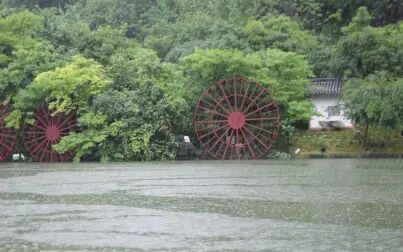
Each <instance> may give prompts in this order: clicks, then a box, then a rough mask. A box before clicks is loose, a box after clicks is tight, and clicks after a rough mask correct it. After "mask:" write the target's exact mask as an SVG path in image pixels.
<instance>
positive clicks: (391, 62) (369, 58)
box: [334, 7, 403, 77]
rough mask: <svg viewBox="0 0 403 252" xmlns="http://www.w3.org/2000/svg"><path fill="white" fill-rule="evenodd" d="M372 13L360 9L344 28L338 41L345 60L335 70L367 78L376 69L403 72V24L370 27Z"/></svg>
mask: <svg viewBox="0 0 403 252" xmlns="http://www.w3.org/2000/svg"><path fill="white" fill-rule="evenodd" d="M370 21H371V16H370V15H369V13H368V11H367V10H366V8H365V7H362V8H359V9H358V11H357V15H356V16H355V17H354V18H353V20H352V22H351V23H350V24H349V25H348V26H346V27H343V28H342V32H343V36H342V37H341V38H340V40H339V41H338V44H337V51H338V57H339V58H340V60H339V61H338V63H341V64H339V65H337V66H335V67H334V68H335V72H339V73H344V75H346V76H348V77H365V76H367V75H369V74H372V73H374V72H375V71H388V72H390V73H392V74H394V75H401V74H402V73H403V51H402V50H401V48H402V47H403V24H396V25H388V26H385V27H372V26H370Z"/></svg>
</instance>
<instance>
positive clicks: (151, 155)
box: [0, 0, 403, 161]
mask: <svg viewBox="0 0 403 252" xmlns="http://www.w3.org/2000/svg"><path fill="white" fill-rule="evenodd" d="M402 17H403V4H402V3H401V1H397V0H382V1H378V0H368V1H358V0H357V1H351V0H340V1H336V2H335V1H330V0H324V1H319V0H307V1H305V0H304V1H302V0H286V1H284V0H257V1H250V0H222V1H221V0H220V1H218V0H206V1H200V0H159V1H156V0H152V1H150V0H113V1H112V0H35V1H32V0H2V1H0V102H3V103H5V104H8V105H9V106H10V107H11V108H12V111H13V112H12V113H11V115H10V116H9V117H8V118H7V123H8V126H12V127H14V128H16V129H19V130H20V129H21V126H22V125H23V123H31V122H32V118H31V116H32V111H33V108H35V107H36V106H37V105H39V104H42V103H47V104H49V105H50V107H52V108H53V109H55V110H56V111H60V112H69V111H71V110H75V111H77V112H78V115H79V122H80V126H81V128H82V130H81V131H80V132H78V133H74V134H71V135H69V136H66V137H64V138H63V139H62V141H61V142H60V144H58V145H57V146H56V147H55V148H56V149H57V150H58V151H61V152H63V151H66V150H68V149H71V148H74V149H76V158H75V160H77V161H78V160H80V159H83V158H85V159H91V160H99V159H102V160H161V159H173V158H175V145H174V137H175V134H178V133H186V134H190V135H191V134H193V133H192V132H193V130H192V125H191V118H192V110H193V107H194V105H195V103H196V100H197V99H198V97H200V95H201V94H202V92H203V90H204V89H206V88H207V87H208V86H209V85H211V84H212V83H214V82H215V81H217V80H219V79H222V78H227V77H233V76H240V75H242V76H246V77H249V78H252V79H255V80H257V81H259V82H260V83H262V84H263V85H265V86H266V87H268V88H269V89H270V91H271V92H272V94H273V96H274V97H275V98H276V99H277V100H278V101H279V104H280V108H281V111H282V117H283V118H282V119H283V135H286V134H289V133H290V131H292V129H293V128H294V127H295V126H296V125H300V124H299V123H300V122H301V121H304V120H307V119H308V118H309V117H310V116H311V115H312V114H313V110H312V104H311V102H310V99H309V95H308V93H307V92H306V88H305V87H306V84H307V83H308V82H309V79H310V78H312V77H315V76H318V77H340V78H346V79H348V80H349V81H347V82H346V84H345V94H344V95H343V100H344V103H345V107H346V109H347V112H348V115H349V116H350V117H351V118H353V119H355V120H356V122H357V123H360V124H363V125H377V126H387V127H392V128H399V127H402V123H403V122H402V121H403V119H402V117H403V115H402V114H401V112H402V111H403V105H402V103H403V88H402V86H403V80H402V74H403V50H402V48H403V24H401V23H400V22H399V20H401V19H402Z"/></svg>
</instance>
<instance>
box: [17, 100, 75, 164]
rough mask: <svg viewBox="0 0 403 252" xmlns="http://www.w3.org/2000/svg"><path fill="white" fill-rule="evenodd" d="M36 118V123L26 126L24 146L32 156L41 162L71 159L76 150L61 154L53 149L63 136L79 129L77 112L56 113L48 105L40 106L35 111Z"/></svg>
mask: <svg viewBox="0 0 403 252" xmlns="http://www.w3.org/2000/svg"><path fill="white" fill-rule="evenodd" d="M34 118H35V122H34V124H32V125H27V126H25V128H24V146H25V149H26V150H27V151H28V153H29V154H31V156H32V158H33V159H34V160H35V161H40V162H64V161H68V160H69V159H71V158H72V157H73V155H74V150H71V151H68V152H66V153H62V154H60V153H58V152H56V151H54V150H53V145H55V144H57V143H59V142H60V139H61V138H62V137H63V136H66V135H68V134H69V133H70V132H74V131H77V130H78V129H79V127H78V123H77V115H76V113H74V112H72V113H70V114H68V115H66V114H62V113H57V114H54V111H52V110H49V109H48V108H47V107H46V106H40V107H38V108H37V109H36V111H35V112H34Z"/></svg>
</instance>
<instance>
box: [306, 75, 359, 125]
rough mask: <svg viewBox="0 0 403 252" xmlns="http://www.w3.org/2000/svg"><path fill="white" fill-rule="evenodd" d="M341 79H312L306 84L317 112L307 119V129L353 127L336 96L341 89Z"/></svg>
mask: <svg viewBox="0 0 403 252" xmlns="http://www.w3.org/2000/svg"><path fill="white" fill-rule="evenodd" d="M342 84H343V83H342V80H340V79H336V78H317V79H313V80H312V82H311V83H310V84H309V85H308V90H309V93H310V95H311V97H312V102H313V104H314V106H315V110H316V112H317V114H316V115H314V116H312V117H311V119H310V120H309V129H311V130H320V129H344V128H353V127H354V125H353V122H352V120H351V119H348V118H346V117H345V116H344V110H343V105H342V104H340V102H339V101H338V98H339V96H340V94H341V90H342V86H343V85H342Z"/></svg>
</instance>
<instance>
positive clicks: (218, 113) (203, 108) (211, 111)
mask: <svg viewBox="0 0 403 252" xmlns="http://www.w3.org/2000/svg"><path fill="white" fill-rule="evenodd" d="M198 108H200V109H202V110H205V111H207V112H208V113H212V114H216V115H219V116H222V117H225V118H227V117H228V115H224V114H222V113H220V112H218V111H215V110H211V109H208V108H205V107H202V106H199V107H198Z"/></svg>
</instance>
